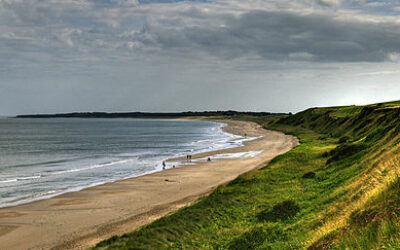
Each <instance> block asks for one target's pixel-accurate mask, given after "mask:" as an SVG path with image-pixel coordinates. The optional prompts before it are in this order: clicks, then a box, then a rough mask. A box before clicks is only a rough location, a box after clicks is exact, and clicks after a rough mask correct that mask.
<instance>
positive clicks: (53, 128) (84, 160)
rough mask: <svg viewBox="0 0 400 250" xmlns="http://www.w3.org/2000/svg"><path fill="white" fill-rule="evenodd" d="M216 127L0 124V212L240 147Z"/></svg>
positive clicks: (112, 122)
mask: <svg viewBox="0 0 400 250" xmlns="http://www.w3.org/2000/svg"><path fill="white" fill-rule="evenodd" d="M222 126H223V124H220V123H213V122H197V121H169V120H139V119H0V207H4V206H11V205H16V204H20V203H26V202H29V201H33V200H37V199H43V198H48V197H51V196H55V195H58V194H61V193H64V192H70V191H76V190H80V189H82V188H85V187H89V186H94V185H99V184H101V183H105V182H111V181H115V180H119V179H124V178H128V177H132V176H138V175H143V174H146V173H151V172H155V171H160V170H161V169H162V166H161V162H162V161H163V160H165V159H167V158H171V157H175V156H181V155H186V154H188V153H196V152H201V151H210V150H215V149H221V148H227V147H234V146H238V145H240V144H241V141H240V139H239V140H238V137H237V136H234V135H231V134H228V133H225V132H223V131H222V129H221V127H222ZM234 139H235V141H232V140H234Z"/></svg>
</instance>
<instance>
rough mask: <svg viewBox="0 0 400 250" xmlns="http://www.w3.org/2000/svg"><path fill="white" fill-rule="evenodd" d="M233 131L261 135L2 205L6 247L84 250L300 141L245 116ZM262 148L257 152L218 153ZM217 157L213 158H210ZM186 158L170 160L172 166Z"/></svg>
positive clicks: (0, 234)
mask: <svg viewBox="0 0 400 250" xmlns="http://www.w3.org/2000/svg"><path fill="white" fill-rule="evenodd" d="M219 122H224V123H226V124H228V126H226V127H224V130H225V131H226V132H228V133H232V134H236V135H241V136H245V135H246V136H250V137H259V138H258V139H255V140H252V141H247V142H245V143H244V146H241V147H235V148H229V149H223V150H218V151H212V152H205V153H201V154H198V155H193V158H192V160H193V162H196V164H194V165H181V166H178V165H177V167H176V168H169V169H166V170H164V171H161V172H156V173H152V174H149V175H144V176H140V177H135V178H130V179H125V180H120V181H116V182H112V183H108V184H104V185H99V186H95V187H91V188H87V189H84V190H81V191H78V192H72V193H66V194H63V195H60V196H57V197H53V198H51V199H47V200H40V201H35V202H32V203H28V204H24V205H19V206H15V207H8V208H2V209H0V249H28V248H29V249H51V248H55V249H84V248H87V247H89V246H92V245H95V244H96V243H98V242H99V241H101V240H104V239H107V238H109V237H111V236H113V235H117V234H122V233H126V232H129V231H132V230H134V229H136V228H138V227H140V226H142V225H145V224H147V223H149V222H151V221H154V220H155V219H157V218H160V217H162V216H164V215H166V214H168V213H170V212H172V211H175V210H177V209H179V208H180V207H183V206H185V205H188V204H190V203H192V202H194V201H195V200H196V199H198V198H199V197H202V196H205V195H207V194H209V193H210V192H212V191H213V190H214V189H215V188H216V187H217V186H219V185H222V184H224V183H227V182H229V181H231V180H233V179H235V178H236V177H237V176H239V175H241V174H243V173H245V172H248V171H251V170H254V169H257V168H261V167H263V166H265V164H267V163H268V161H270V160H271V159H272V158H274V157H275V156H277V155H279V154H282V153H285V152H287V151H289V150H290V149H292V148H293V147H294V146H296V145H298V141H297V139H296V138H295V137H293V136H289V135H284V134H282V133H280V132H275V131H268V130H264V129H262V128H261V127H260V126H259V125H257V124H255V123H251V122H243V121H230V120H227V121H225V120H224V121H219ZM243 152H256V154H254V155H251V157H237V158H229V157H228V158H223V157H221V158H218V157H216V156H218V155H219V156H221V155H229V154H230V155H234V154H238V153H243ZM208 157H210V158H211V159H212V160H211V162H208V161H206V160H199V161H197V160H198V159H206V158H208ZM185 159H186V158H183V159H182V158H180V159H179V158H178V159H169V160H168V161H167V165H168V166H169V167H170V165H171V164H175V162H179V161H182V160H183V161H184V160H185Z"/></svg>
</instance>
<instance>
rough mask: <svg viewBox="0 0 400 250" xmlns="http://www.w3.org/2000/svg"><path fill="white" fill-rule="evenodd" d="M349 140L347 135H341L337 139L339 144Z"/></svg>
mask: <svg viewBox="0 0 400 250" xmlns="http://www.w3.org/2000/svg"><path fill="white" fill-rule="evenodd" d="M349 140H350V137H348V136H343V137H341V138H340V139H339V141H338V142H339V143H340V144H342V143H346V142H348V141H349Z"/></svg>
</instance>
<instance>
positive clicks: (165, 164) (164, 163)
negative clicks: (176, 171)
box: [162, 161, 175, 170]
mask: <svg viewBox="0 0 400 250" xmlns="http://www.w3.org/2000/svg"><path fill="white" fill-rule="evenodd" d="M166 167H167V163H166V162H165V161H163V162H162V169H163V170H165V168H166ZM172 168H175V165H173V166H172Z"/></svg>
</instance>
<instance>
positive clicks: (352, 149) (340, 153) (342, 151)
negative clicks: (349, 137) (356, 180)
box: [327, 144, 366, 164]
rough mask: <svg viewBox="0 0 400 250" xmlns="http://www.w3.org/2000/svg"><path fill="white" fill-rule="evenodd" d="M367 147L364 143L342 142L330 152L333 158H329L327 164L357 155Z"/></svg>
mask: <svg viewBox="0 0 400 250" xmlns="http://www.w3.org/2000/svg"><path fill="white" fill-rule="evenodd" d="M365 148H366V146H365V145H363V144H341V145H339V146H337V147H336V148H335V149H333V150H332V151H331V152H330V153H329V154H330V155H331V158H329V159H328V161H327V164H329V163H331V162H334V161H339V160H342V159H345V158H347V157H350V156H352V155H355V154H357V153H358V152H360V151H362V150H364V149H365Z"/></svg>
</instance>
